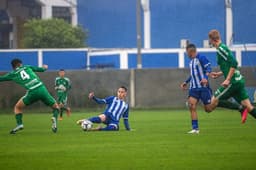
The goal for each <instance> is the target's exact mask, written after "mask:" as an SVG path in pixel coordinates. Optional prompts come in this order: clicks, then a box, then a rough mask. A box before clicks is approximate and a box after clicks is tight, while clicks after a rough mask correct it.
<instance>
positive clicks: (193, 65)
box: [186, 54, 211, 89]
mask: <svg viewBox="0 0 256 170" xmlns="http://www.w3.org/2000/svg"><path fill="white" fill-rule="evenodd" d="M189 68H190V77H189V78H188V79H187V80H186V83H189V82H190V89H193V88H202V87H203V85H202V84H201V80H202V79H203V78H205V79H207V80H208V76H207V75H206V73H210V72H211V63H210V62H209V60H208V59H207V58H206V57H205V56H201V55H199V54H198V55H197V56H196V57H195V58H193V59H191V61H190V63H189ZM208 86H209V84H208V85H207V87H208Z"/></svg>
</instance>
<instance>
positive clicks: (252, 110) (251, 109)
mask: <svg viewBox="0 0 256 170" xmlns="http://www.w3.org/2000/svg"><path fill="white" fill-rule="evenodd" d="M241 104H242V105H243V106H244V107H246V109H247V110H248V112H249V113H250V115H252V116H253V117H254V118H255V119H256V108H255V107H254V106H253V105H252V104H251V102H250V100H249V99H245V100H243V101H242V102H241ZM245 119H246V118H245Z"/></svg>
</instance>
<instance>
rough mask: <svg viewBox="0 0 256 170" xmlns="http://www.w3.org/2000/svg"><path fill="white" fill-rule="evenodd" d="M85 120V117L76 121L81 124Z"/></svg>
mask: <svg viewBox="0 0 256 170" xmlns="http://www.w3.org/2000/svg"><path fill="white" fill-rule="evenodd" d="M84 120H85V119H81V120H78V121H76V124H78V125H81V124H82V122H83V121H84Z"/></svg>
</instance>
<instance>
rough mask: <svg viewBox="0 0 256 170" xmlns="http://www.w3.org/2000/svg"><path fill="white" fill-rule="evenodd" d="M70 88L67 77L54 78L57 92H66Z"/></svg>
mask: <svg viewBox="0 0 256 170" xmlns="http://www.w3.org/2000/svg"><path fill="white" fill-rule="evenodd" d="M70 88H71V83H70V80H69V78H67V77H57V78H56V79H55V89H56V90H57V92H67V91H68V90H69V89H70Z"/></svg>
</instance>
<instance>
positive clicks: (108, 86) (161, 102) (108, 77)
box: [0, 67, 256, 109]
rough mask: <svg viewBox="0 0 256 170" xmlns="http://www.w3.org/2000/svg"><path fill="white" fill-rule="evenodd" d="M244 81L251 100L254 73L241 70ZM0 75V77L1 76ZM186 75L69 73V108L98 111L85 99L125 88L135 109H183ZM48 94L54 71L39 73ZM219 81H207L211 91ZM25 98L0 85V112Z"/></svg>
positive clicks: (14, 88)
mask: <svg viewBox="0 0 256 170" xmlns="http://www.w3.org/2000/svg"><path fill="white" fill-rule="evenodd" d="M241 72H242V74H243V75H244V76H245V78H246V86H247V89H248V92H249V94H250V97H251V99H252V100H253V94H254V92H255V89H256V81H255V79H256V75H255V74H256V72H255V68H253V67H243V68H241ZM2 74H3V73H0V75H2ZM188 75H189V70H188V69H177V68H175V69H170V68H169V69H139V70H138V69H135V70H134V69H130V70H73V71H69V70H68V71H67V74H66V76H67V77H69V78H70V79H71V81H72V89H71V91H70V92H69V104H70V105H71V107H72V108H73V109H74V108H77V109H79V108H88V107H99V106H98V105H96V104H95V103H94V102H91V101H88V98H87V95H88V93H89V92H91V91H95V94H96V95H97V96H98V97H105V96H108V95H115V93H116V89H117V88H118V87H119V86H121V85H124V86H127V87H128V89H129V95H128V101H129V102H130V105H131V106H132V107H136V108H161V107H166V108H167V107H168V108H171V107H175V108H178V107H185V101H186V96H187V92H185V91H182V90H180V88H179V85H180V83H181V82H183V81H184V80H185V79H186V78H187V77H188ZM39 76H40V77H41V79H42V80H43V82H44V83H45V84H46V86H47V88H48V89H49V91H50V93H51V94H52V95H53V96H56V95H55V91H54V80H55V77H56V76H57V72H56V71H48V72H45V73H39ZM222 80H223V79H222V78H220V79H217V80H211V87H212V88H213V90H214V89H216V88H217V86H218V85H219V84H220V83H221V81H222ZM24 94H25V90H24V89H22V88H21V87H19V86H18V85H16V84H15V83H13V82H1V83H0V108H1V109H6V108H12V107H13V106H14V104H15V102H16V101H17V100H18V99H19V98H20V97H21V96H23V95H24ZM32 108H37V109H45V108H46V107H45V106H44V105H43V104H42V103H38V104H34V105H33V106H32Z"/></svg>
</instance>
